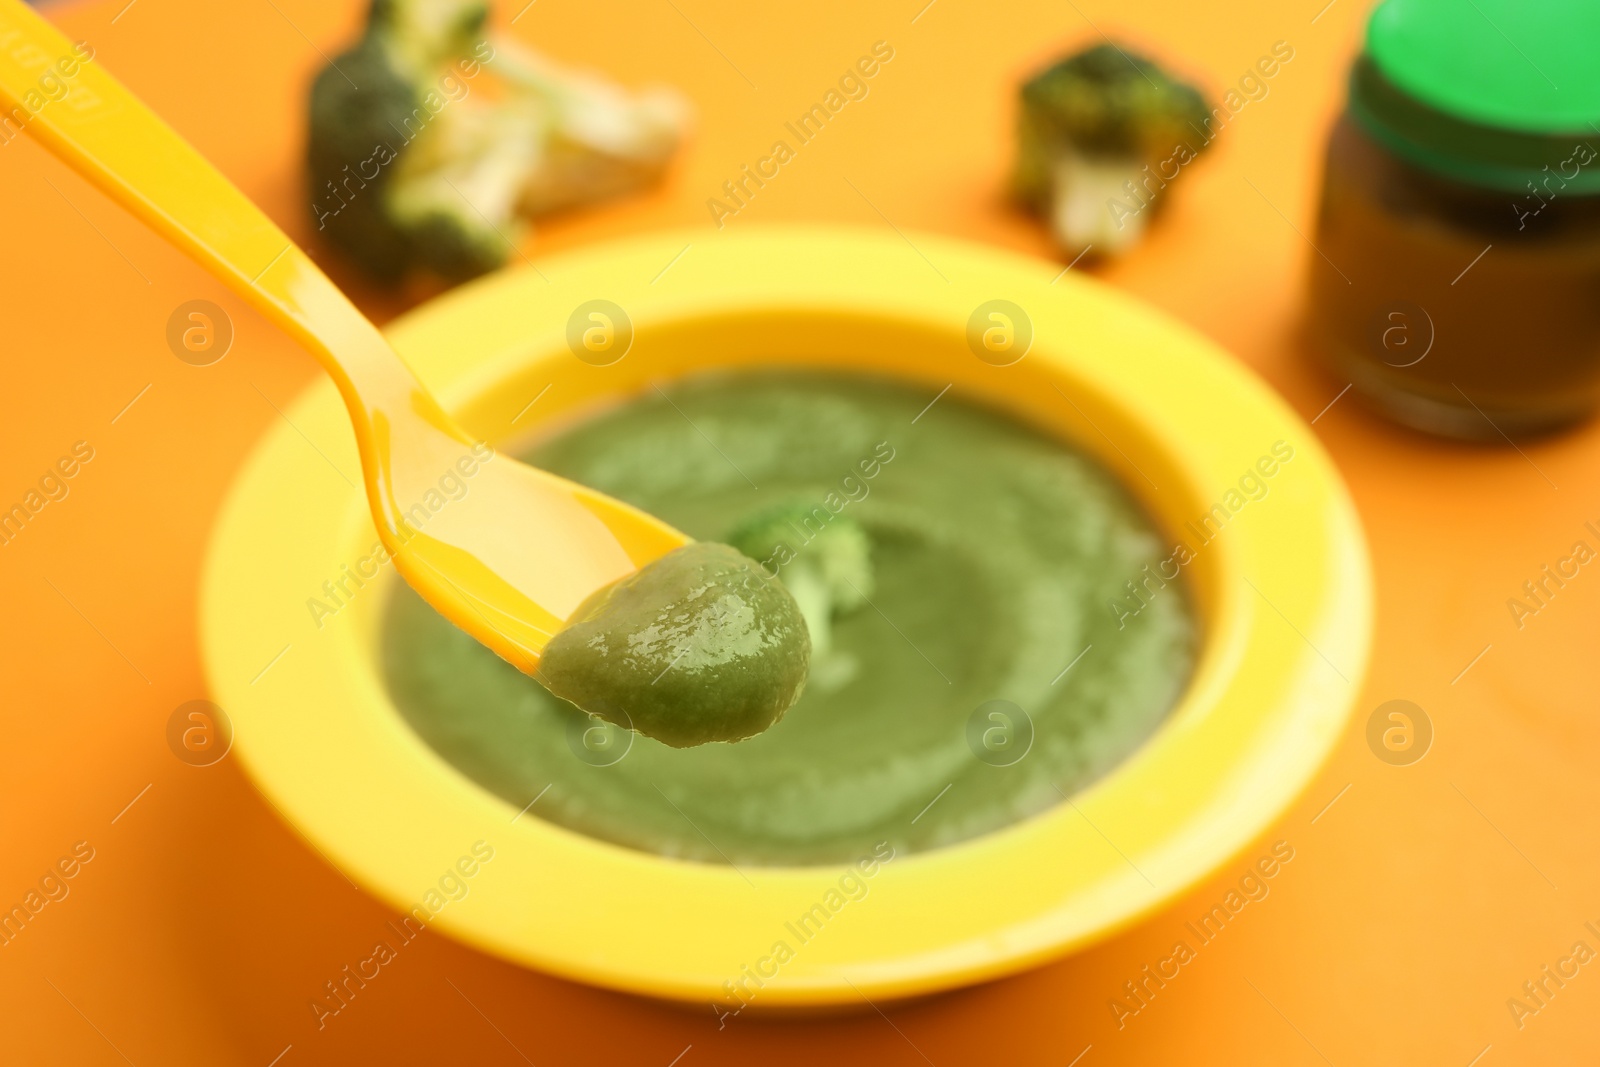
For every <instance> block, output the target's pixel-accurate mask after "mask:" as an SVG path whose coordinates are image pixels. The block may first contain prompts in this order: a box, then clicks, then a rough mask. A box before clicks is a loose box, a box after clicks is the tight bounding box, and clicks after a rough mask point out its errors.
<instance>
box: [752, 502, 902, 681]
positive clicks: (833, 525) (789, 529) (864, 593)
mask: <svg viewBox="0 0 1600 1067" xmlns="http://www.w3.org/2000/svg"><path fill="white" fill-rule="evenodd" d="M824 517H826V518H825V521H824ZM819 523H820V524H821V525H820V526H819ZM727 541H728V544H730V545H732V546H733V547H734V548H737V549H738V550H739V551H740V552H743V553H744V554H745V555H747V556H749V557H750V558H751V559H753V560H756V561H758V562H760V563H762V564H763V565H764V566H765V567H766V569H767V571H768V573H776V574H777V575H778V578H779V580H781V581H782V582H783V584H784V586H785V587H786V588H788V590H789V593H790V595H791V596H793V597H794V599H795V602H796V603H798V604H799V605H800V614H801V615H803V616H805V620H806V628H807V629H809V630H810V631H811V654H812V656H813V658H821V657H823V656H825V655H826V654H827V653H828V651H829V648H830V647H831V645H832V638H833V620H834V618H835V617H836V616H839V615H845V614H848V613H850V612H852V611H855V610H856V609H857V608H859V607H861V606H862V605H863V604H865V603H866V601H867V598H868V597H869V596H871V595H872V588H873V580H872V539H871V538H870V537H869V536H868V535H867V531H866V530H864V529H863V528H862V527H861V524H860V523H858V522H856V521H855V520H854V519H852V518H850V517H848V516H845V515H833V514H831V513H829V512H828V511H826V510H825V509H821V508H813V507H811V506H810V505H807V504H785V505H781V506H778V507H775V508H772V509H770V510H768V511H764V512H761V513H760V514H758V515H755V516H753V517H751V518H750V519H748V520H746V521H745V522H743V523H741V524H740V525H739V526H738V527H737V528H736V529H735V530H734V531H733V532H732V533H731V534H729V535H728V538H727Z"/></svg>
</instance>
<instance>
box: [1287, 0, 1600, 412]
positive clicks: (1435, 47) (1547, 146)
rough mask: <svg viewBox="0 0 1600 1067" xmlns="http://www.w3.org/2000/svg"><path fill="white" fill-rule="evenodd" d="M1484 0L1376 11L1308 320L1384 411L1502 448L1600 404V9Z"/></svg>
mask: <svg viewBox="0 0 1600 1067" xmlns="http://www.w3.org/2000/svg"><path fill="white" fill-rule="evenodd" d="M1475 6H1477V7H1478V8H1479V9H1480V10H1479V11H1477V12H1474V11H1473V10H1472V9H1470V8H1469V9H1465V11H1464V10H1463V9H1462V8H1461V7H1460V6H1459V4H1458V3H1456V2H1455V0H1386V2H1385V3H1382V4H1380V5H1379V7H1378V8H1377V9H1376V10H1375V11H1374V12H1373V16H1372V20H1371V23H1370V24H1369V27H1368V34H1367V47H1366V51H1365V53H1364V54H1363V55H1362V56H1361V57H1360V58H1359V59H1358V60H1357V61H1356V64H1355V66H1354V68H1353V70H1352V72H1351V77H1350V94H1349V103H1348V106H1347V108H1346V110H1345V113H1344V114H1343V115H1342V116H1341V117H1340V119H1339V120H1338V122H1337V124H1336V125H1335V127H1334V130H1333V134H1332V136H1331V138H1330V141H1329V145H1328V156H1327V164H1326V170H1325V174H1324V182H1323V190H1322V202H1321V207H1320V211H1319V213H1318V218H1317V225H1316V230H1315V234H1314V237H1313V244H1314V245H1315V247H1316V254H1314V255H1313V256H1312V270H1311V282H1310V316H1309V318H1310V324H1311V329H1312V333H1313V341H1314V348H1315V351H1317V353H1318V354H1319V355H1320V357H1321V358H1322V360H1323V362H1324V363H1325V365H1326V366H1327V368H1328V369H1329V371H1330V372H1331V373H1332V374H1334V375H1335V376H1337V377H1338V378H1339V379H1341V380H1343V381H1345V382H1348V383H1350V385H1351V386H1352V387H1353V389H1354V390H1355V391H1356V392H1357V393H1359V394H1360V395H1361V396H1362V397H1364V398H1365V399H1366V400H1367V401H1368V402H1369V403H1370V404H1371V405H1373V406H1375V407H1377V408H1378V409H1379V410H1381V411H1383V412H1384V413H1386V414H1387V415H1389V416H1390V417H1392V418H1394V419H1396V420H1397V421H1399V422H1402V423H1405V424H1407V425H1410V426H1413V427H1416V428H1419V429H1422V430H1426V431H1430V432H1433V433H1439V434H1443V435H1447V436H1452V437H1464V438H1481V439H1488V440H1501V439H1505V438H1506V437H1508V436H1514V435H1516V434H1519V433H1529V432H1538V431H1543V430H1549V429H1554V428H1557V427H1560V426H1564V425H1568V424H1571V423H1574V422H1577V421H1579V420H1581V419H1583V418H1585V417H1587V416H1588V415H1590V414H1592V413H1593V412H1594V411H1595V409H1596V408H1597V407H1600V65H1597V64H1596V62H1595V61H1594V60H1593V58H1592V57H1593V56H1594V55H1596V54H1600V4H1594V3H1592V0H1585V3H1584V4H1576V3H1573V2H1571V0H1475ZM1480 15H1481V16H1482V17H1479V16H1480ZM1507 34H1510V36H1509V37H1508V36H1506V35H1507ZM1513 38H1515V41H1513ZM1558 86H1559V87H1558Z"/></svg>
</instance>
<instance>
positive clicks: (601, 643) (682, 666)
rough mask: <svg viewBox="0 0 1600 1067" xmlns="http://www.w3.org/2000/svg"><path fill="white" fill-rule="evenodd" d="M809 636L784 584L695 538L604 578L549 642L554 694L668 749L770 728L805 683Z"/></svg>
mask: <svg viewBox="0 0 1600 1067" xmlns="http://www.w3.org/2000/svg"><path fill="white" fill-rule="evenodd" d="M810 659H811V639H810V636H809V634H808V633H807V631H806V623H805V619H804V617H803V616H802V615H801V614H800V608H799V606H798V605H797V604H796V603H795V601H794V597H792V596H791V595H790V594H789V592H788V590H786V589H785V588H784V586H783V585H782V583H780V582H778V581H775V580H774V579H773V578H772V577H770V576H769V575H768V573H767V572H766V571H763V570H762V569H761V565H760V564H759V563H757V562H756V561H755V560H753V559H751V558H750V557H748V556H744V555H741V554H740V553H739V551H738V550H737V549H734V548H730V547H729V546H727V545H719V544H712V543H708V542H705V541H697V542H695V543H693V544H688V545H684V546H683V547H682V548H679V549H675V550H673V551H671V552H668V553H667V554H666V555H665V556H663V557H661V558H660V559H658V560H656V561H655V562H654V563H651V564H649V565H648V566H646V567H644V568H642V569H641V570H639V571H638V572H636V573H634V574H631V575H629V576H628V577H626V578H624V579H623V580H622V581H620V582H615V583H613V584H611V585H608V586H606V587H605V588H604V589H601V590H600V591H599V592H597V593H595V594H594V595H593V596H591V597H589V599H588V600H586V601H584V602H583V603H582V604H581V605H579V607H578V610H577V611H576V612H574V613H573V616H572V618H571V619H569V620H567V625H566V628H565V629H563V630H561V631H560V632H559V633H557V634H556V635H555V637H554V638H553V639H551V641H550V644H549V645H548V646H547V647H546V648H545V650H544V658H543V660H542V661H541V662H540V664H539V680H540V681H541V682H543V683H544V684H545V687H546V688H547V689H549V690H550V691H551V692H552V693H554V694H555V695H556V696H558V697H561V698H562V699H564V700H568V701H571V702H572V703H573V704H576V705H577V706H578V707H580V708H582V709H583V710H584V711H586V712H589V713H590V714H593V715H598V716H600V717H601V718H603V719H605V720H606V721H608V722H612V723H616V724H619V725H622V726H626V727H631V728H633V729H635V730H638V731H639V732H640V733H642V734H646V735H648V736H650V737H653V738H655V739H656V740H657V741H661V742H664V743H665V744H668V745H671V746H673V747H674V748H684V747H687V746H690V745H703V744H706V743H708V742H711V741H739V740H742V739H744V738H746V737H751V736H753V735H755V734H758V733H760V732H761V731H763V730H765V729H767V728H768V727H770V726H771V725H772V724H773V723H775V722H777V721H778V720H779V719H781V718H783V713H784V712H785V711H788V710H789V706H790V705H791V704H793V703H794V702H795V701H796V700H797V699H799V697H800V692H801V690H803V689H804V688H805V686H806V668H807V666H809V663H810Z"/></svg>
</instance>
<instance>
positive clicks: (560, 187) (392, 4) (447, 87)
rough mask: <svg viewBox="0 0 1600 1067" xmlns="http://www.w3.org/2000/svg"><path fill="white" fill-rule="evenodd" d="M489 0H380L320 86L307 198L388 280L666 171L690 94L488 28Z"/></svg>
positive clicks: (485, 250)
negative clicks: (625, 82) (627, 85)
mask: <svg viewBox="0 0 1600 1067" xmlns="http://www.w3.org/2000/svg"><path fill="white" fill-rule="evenodd" d="M487 20H488V6H487V3H486V2H485V0H373V3H372V7H371V10H370V12H369V15H368V20H367V26H366V30H365V32H364V34H363V35H362V37H361V40H360V41H359V42H357V44H356V45H355V47H354V48H352V49H350V50H349V51H347V52H345V53H344V54H342V55H340V56H338V57H337V58H335V59H334V60H333V61H332V62H331V63H330V64H329V65H328V66H327V67H326V68H324V69H323V70H322V71H321V72H320V73H319V74H318V75H317V78H316V81H315V82H314V84H313V85H312V89H311V131H310V146H309V151H308V169H309V175H310V182H311V193H312V214H313V216H314V218H315V221H316V223H317V228H318V229H319V230H321V231H322V232H323V233H324V234H325V235H326V236H327V238H328V239H329V240H330V241H331V242H332V243H333V244H334V245H336V246H338V247H339V248H340V249H341V250H342V251H344V252H345V253H346V254H348V255H349V256H350V257H351V258H352V259H354V260H355V261H356V262H357V263H358V264H360V265H361V266H362V267H363V268H364V269H365V270H366V271H367V272H368V273H369V274H371V275H373V276H374V277H376V278H378V279H380V280H383V281H396V280H398V279H400V278H401V277H403V276H405V275H406V274H408V273H410V272H412V271H413V270H416V269H421V270H425V271H427V272H430V273H433V274H436V275H439V276H441V277H443V278H445V279H446V280H449V281H460V280H464V279H466V278H470V277H473V276H474V275H478V274H482V273H484V272H485V271H488V270H492V269H494V268H495V267H498V266H500V265H501V264H502V263H504V262H505V260H506V257H507V255H508V254H509V253H510V251H511V249H512V247H513V242H515V241H516V240H517V239H518V237H519V236H521V235H522V234H523V233H524V232H525V230H526V222H525V220H526V218H527V217H528V216H532V215H536V214H539V213H542V212H545V211H552V210H555V209H557V208H562V207H568V206H572V205H575V204H580V203H583V202H585V201H590V200H596V199H600V198H603V197H608V196H614V195H616V194H618V193H622V192H626V191H628V190H630V189H633V188H636V187H638V186H640V185H643V184H645V183H647V182H649V181H652V180H654V179H655V178H657V177H658V176H659V175H660V174H661V172H662V170H663V169H664V168H665V167H666V164H667V162H668V160H669V159H670V158H671V156H672V154H673V152H674V151H675V150H676V148H677V146H678V143H679V141H680V139H681V137H682V134H683V129H684V126H685V123H686V119H687V107H686V105H685V104H684V103H683V101H682V100H681V98H679V97H678V96H677V95H676V94H674V93H672V92H670V91H667V90H664V89H655V90H650V91H646V92H644V93H640V94H637V95H633V94H629V93H627V92H624V91H623V90H621V89H619V88H617V87H615V86H612V85H610V84H609V83H606V82H604V81H602V80H600V79H598V78H594V77H592V76H589V75H585V74H580V73H575V72H571V71H565V70H562V69H561V68H559V67H557V66H555V65H553V64H551V63H549V62H547V61H546V60H544V59H542V58H540V57H538V56H535V55H533V54H532V53H531V52H528V51H527V50H525V49H523V48H521V47H519V46H517V45H516V44H515V43H514V42H512V41H509V40H504V39H500V38H497V37H491V36H490V35H488V34H487V31H486V24H487Z"/></svg>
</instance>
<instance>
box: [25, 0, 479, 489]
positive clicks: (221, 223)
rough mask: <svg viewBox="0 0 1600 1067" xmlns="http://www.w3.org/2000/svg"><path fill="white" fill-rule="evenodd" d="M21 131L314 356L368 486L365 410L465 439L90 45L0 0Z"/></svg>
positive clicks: (306, 263) (295, 251) (345, 305)
mask: <svg viewBox="0 0 1600 1067" xmlns="http://www.w3.org/2000/svg"><path fill="white" fill-rule="evenodd" d="M24 131H25V132H27V133H29V134H31V135H32V136H33V137H34V138H36V139H37V140H38V141H39V142H40V143H41V144H42V145H43V146H44V147H45V148H46V149H47V150H48V151H50V152H51V153H52V154H54V155H55V156H56V157H57V158H58V159H60V160H61V161H62V162H64V163H65V164H66V165H67V166H69V167H71V168H72V169H73V170H74V171H76V172H77V173H78V174H79V175H80V176H81V177H83V178H84V179H86V180H87V181H89V182H90V183H91V184H93V185H94V186H96V187H97V188H99V189H100V190H101V191H102V192H104V193H105V194H106V195H107V196H109V197H111V198H112V199H113V200H115V201H116V202H117V203H119V204H121V205H122V206H123V207H125V208H127V209H128V210H129V211H130V212H132V213H133V214H134V215H135V216H137V217H138V218H140V219H141V220H143V221H144V222H145V223H146V224H147V225H149V226H150V227H151V228H152V229H154V230H155V231H156V232H157V233H159V234H161V235H162V236H164V237H166V238H167V239H168V240H169V241H171V242H172V243H173V244H175V245H177V246H178V247H179V248H180V249H182V250H183V251H184V252H186V253H188V254H189V255H190V256H191V257H192V258H194V259H195V260H197V261H198V262H199V263H200V264H201V265H202V266H204V267H205V268H206V269H207V270H208V271H210V272H211V273H212V274H214V275H215V276H216V277H218V278H219V279H221V280H222V281H223V282H224V283H226V284H227V285H228V286H229V287H230V288H232V289H233V290H234V291H235V292H236V293H238V294H239V295H240V296H241V297H243V298H244V299H245V300H246V301H247V302H249V303H250V304H252V305H253V306H254V307H256V308H257V309H258V310H259V311H261V312H262V313H263V314H265V315H266V316H267V317H268V318H269V319H271V320H272V321H274V322H276V323H277V324H278V325H279V326H281V327H282V328H283V329H284V330H286V331H287V332H288V333H289V334H290V335H291V336H292V337H294V339H295V340H296V341H298V342H300V344H301V345H303V346H304V347H305V348H306V350H307V351H309V352H310V353H311V354H312V355H313V356H315V357H316V359H317V360H318V362H320V363H321V364H322V366H323V368H324V369H325V370H327V372H328V373H329V374H330V375H331V376H332V377H333V379H334V381H335V383H336V384H337V385H338V387H339V392H340V394H341V395H342V396H343V397H344V401H345V404H346V406H347V407H348V408H349V409H350V414H351V417H352V419H353V420H354V422H355V428H356V437H357V441H358V443H359V444H360V446H361V451H362V461H363V466H364V467H365V468H366V469H367V472H368V475H369V482H370V480H371V476H372V474H373V467H372V466H371V465H369V463H368V460H369V459H372V458H374V457H373V456H372V455H371V454H370V452H371V447H372V436H373V435H372V426H373V419H372V412H373V409H375V408H382V409H386V410H387V411H389V412H391V413H392V412H394V411H404V410H406V409H408V408H409V409H410V410H413V411H415V410H417V407H416V405H418V404H419V403H420V405H421V408H422V410H421V411H419V414H420V415H421V417H422V418H423V420H424V421H426V422H428V423H430V424H432V426H433V427H434V428H435V429H437V430H442V431H444V432H445V433H447V434H448V435H449V436H452V437H455V438H456V439H458V440H462V441H466V440H468V438H467V436H466V434H465V433H464V432H463V431H461V430H459V429H458V428H456V427H455V425H454V424H453V423H452V422H451V421H450V420H449V418H448V417H446V416H445V415H444V413H443V412H442V411H440V410H439V409H438V407H437V405H436V404H434V403H433V401H432V399H431V398H430V397H429V395H428V393H427V391H426V389H424V388H423V387H422V386H421V384H420V383H419V382H418V381H417V379H416V378H415V376H414V375H413V374H412V373H411V371H410V369H409V368H408V367H406V365H405V364H404V363H403V362H402V361H401V359H400V357H399V356H398V355H396V354H395V353H394V351H393V350H392V349H391V348H390V347H389V345H388V343H387V342H386V341H385V340H384V339H383V336H382V334H380V333H379V332H378V329H377V327H375V326H373V325H372V323H370V322H368V321H367V319H366V317H365V316H363V315H362V314H361V312H360V311H358V310H357V309H356V307H355V306H354V305H353V304H351V303H350V301H349V299H347V298H346V297H345V295H344V294H343V293H342V292H340V291H339V289H338V287H337V286H335V285H334V284H333V282H331V281H330V280H328V277H327V276H326V275H324V274H323V273H322V271H321V270H320V269H318V267H317V266H316V264H315V263H313V262H311V260H310V258H309V257H308V256H307V255H306V254H305V253H304V252H302V251H301V250H300V248H299V247H298V246H297V245H295V243H294V242H293V241H291V240H290V239H289V238H288V236H286V235H285V234H284V232H283V231H282V230H280V229H279V228H278V227H277V226H276V225H275V224H274V223H273V222H272V220H271V219H269V218H267V216H266V215H265V214H263V213H262V211H261V210H260V209H259V208H257V207H256V206H255V204H253V203H251V202H250V200H249V198H247V197H246V196H245V195H244V194H243V193H241V192H240V191H239V190H238V189H237V188H235V187H234V186H233V184H232V183H231V182H229V181H228V180H227V179H226V178H224V177H223V176H222V175H221V174H219V173H218V172H217V170H216V168H214V167H213V166H212V165H211V164H210V163H208V162H207V161H206V160H205V158H204V157H203V156H201V155H200V153H198V152H196V151H195V150H194V148H192V147H191V146H190V145H189V144H188V143H187V142H186V141H184V139H183V138H182V137H180V136H179V135H178V134H177V133H176V132H174V131H173V129H172V128H171V127H170V126H168V125H167V124H166V123H165V122H162V121H161V119H159V118H157V117H156V115H155V114H154V113H153V112H151V111H150V109H149V108H147V107H145V106H144V104H143V103H141V102H140V101H139V99H138V98H137V97H136V96H134V95H133V93H131V92H129V91H128V90H127V89H126V88H124V87H123V86H122V84H121V83H120V82H118V81H117V80H116V79H115V78H113V77H112V76H111V75H110V74H108V73H106V71H105V70H104V69H103V68H102V67H101V65H100V63H99V62H98V61H97V60H96V58H95V53H94V49H93V47H92V46H90V45H89V44H88V43H87V42H78V43H76V44H74V43H73V42H71V41H69V40H68V39H67V38H66V37H65V36H64V35H62V33H61V32H60V31H59V30H57V29H56V28H55V27H54V26H52V25H51V24H50V23H49V22H47V21H46V20H45V19H43V18H42V17H40V16H39V15H38V14H36V13H35V12H34V11H33V10H32V9H31V8H29V7H28V6H27V5H25V4H23V3H22V2H21V0H0V143H9V142H10V141H11V140H13V139H14V138H15V137H16V136H17V135H18V134H19V133H21V132H24ZM335 352H337V353H338V355H337V356H335V354H334V353H335ZM397 401H398V402H399V403H396V402H397ZM390 417H391V418H392V417H393V416H392V414H391V416H390Z"/></svg>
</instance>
